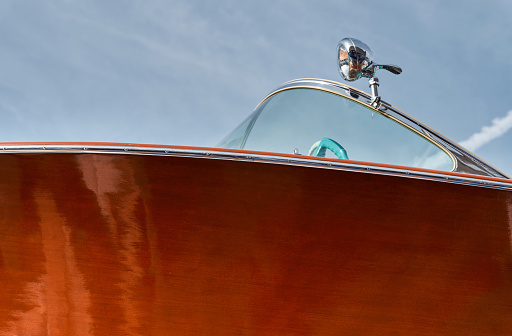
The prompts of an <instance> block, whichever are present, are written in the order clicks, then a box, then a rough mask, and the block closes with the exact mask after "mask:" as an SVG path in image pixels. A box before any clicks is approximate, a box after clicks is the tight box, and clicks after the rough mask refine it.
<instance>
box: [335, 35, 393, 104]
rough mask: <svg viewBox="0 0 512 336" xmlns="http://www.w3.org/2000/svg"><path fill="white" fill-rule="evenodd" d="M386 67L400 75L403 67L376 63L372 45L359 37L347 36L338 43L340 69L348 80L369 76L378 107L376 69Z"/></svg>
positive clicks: (373, 97)
mask: <svg viewBox="0 0 512 336" xmlns="http://www.w3.org/2000/svg"><path fill="white" fill-rule="evenodd" d="M379 69H385V70H388V71H389V72H391V73H393V74H395V75H399V74H401V73H402V68H400V67H399V66H396V65H385V64H374V63H373V53H372V50H371V49H370V47H368V45H367V44H366V43H364V42H361V41H360V40H358V39H355V38H350V37H346V38H344V39H342V40H341V41H340V42H339V43H338V70H339V72H340V74H341V76H343V78H344V79H345V80H346V81H349V82H352V81H355V80H356V79H359V78H361V77H366V78H369V79H370V80H369V84H370V89H371V90H372V105H373V106H375V107H377V106H378V105H379V102H380V97H379V94H378V91H377V87H378V86H379V79H378V78H377V77H375V71H377V70H379Z"/></svg>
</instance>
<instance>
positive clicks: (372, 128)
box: [219, 88, 453, 171]
mask: <svg viewBox="0 0 512 336" xmlns="http://www.w3.org/2000/svg"><path fill="white" fill-rule="evenodd" d="M219 147H224V148H237V149H249V150H257V151H266V152H277V153H289V154H291V153H294V152H295V153H299V154H302V155H310V156H326V157H332V158H340V159H350V160H356V161H367V162H378V163H387V164H395V165H403V166H411V167H419V168H429V169H439V170H446V171H451V170H452V169H453V161H452V159H451V157H450V156H449V155H448V154H447V153H445V152H444V151H443V150H442V149H441V148H439V147H438V146H436V145H434V144H433V143H432V142H430V141H429V140H427V139H426V138H424V137H423V136H421V135H420V134H418V133H416V132H415V131H414V130H412V129H410V128H408V127H406V126H404V125H402V124H400V123H399V122H397V121H395V120H393V119H391V118H390V117H387V116H385V115H383V114H380V113H379V112H377V111H376V110H373V109H371V108H369V107H367V106H365V105H362V104H360V103H358V102H355V101H353V100H351V99H348V98H346V97H344V96H341V95H337V94H334V93H330V92H326V91H321V90H316V89H302V88H299V89H289V90H285V91H282V92H279V93H277V94H275V95H273V96H271V97H270V98H268V99H267V100H265V101H264V102H263V103H262V104H261V105H260V106H259V107H258V108H257V109H256V110H255V111H254V112H253V114H251V115H250V116H249V118H248V119H246V120H245V121H244V122H243V123H242V124H241V125H240V126H239V127H238V128H237V129H235V130H234V131H233V132H232V133H231V134H230V135H228V136H227V137H226V138H225V139H224V140H223V141H222V142H221V143H220V144H219Z"/></svg>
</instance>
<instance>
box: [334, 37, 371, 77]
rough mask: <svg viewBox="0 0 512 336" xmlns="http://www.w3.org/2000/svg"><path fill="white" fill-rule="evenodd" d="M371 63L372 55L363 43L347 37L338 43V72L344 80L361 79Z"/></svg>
mask: <svg viewBox="0 0 512 336" xmlns="http://www.w3.org/2000/svg"><path fill="white" fill-rule="evenodd" d="M372 63H373V53H372V51H371V49H370V47H368V46H367V45H366V44H365V43H363V42H361V41H359V40H358V39H355V38H349V37H347V38H344V39H343V40H341V41H340V43H338V70H339V71H340V74H341V75H342V76H343V78H345V80H347V81H349V82H352V81H355V80H356V79H359V78H361V76H363V74H364V72H363V71H364V70H366V69H367V68H368V67H369V66H370V65H371V64H372Z"/></svg>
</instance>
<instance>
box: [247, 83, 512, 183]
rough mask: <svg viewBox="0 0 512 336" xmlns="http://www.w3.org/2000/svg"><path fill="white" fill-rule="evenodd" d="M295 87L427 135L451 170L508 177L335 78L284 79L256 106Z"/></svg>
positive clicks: (457, 145)
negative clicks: (322, 93) (335, 98)
mask: <svg viewBox="0 0 512 336" xmlns="http://www.w3.org/2000/svg"><path fill="white" fill-rule="evenodd" d="M298 88H305V89H317V90H322V91H327V92H331V93H334V94H337V95H340V96H344V97H346V98H347V99H350V100H353V101H355V102H358V103H360V104H362V105H365V106H366V107H368V108H370V109H373V110H375V111H376V112H377V113H380V114H383V115H385V116H387V117H389V118H391V119H393V120H395V121H396V122H398V123H400V124H402V125H404V126H405V127H407V128H409V129H411V130H413V131H414V132H416V133H418V134H419V135H421V136H422V137H424V138H426V139H427V140H429V141H430V142H432V143H433V144H435V145H436V146H437V147H439V148H441V149H442V150H443V151H444V152H446V153H447V154H448V155H449V156H450V157H451V158H452V160H453V162H454V166H453V169H452V171H453V172H458V173H467V174H474V175H483V176H490V177H498V178H507V179H510V177H509V176H507V175H506V174H504V173H503V172H501V171H499V170H498V169H497V168H495V167H493V166H492V165H490V164H489V163H487V162H485V161H484V160H482V159H481V158H479V157H478V156H476V155H475V154H473V153H471V152H470V151H468V150H467V149H465V148H463V147H462V146H460V145H459V144H457V143H456V142H455V141H453V140H451V139H449V138H448V137H446V136H444V135H442V134H441V133H439V132H437V131H435V130H434V129H432V128H430V127H428V126H427V125H425V124H423V123H421V122H420V121H418V120H416V119H414V118H413V117H411V116H409V115H408V114H406V113H404V112H402V111H400V110H399V109H397V108H395V107H394V106H392V105H391V104H389V103H387V102H386V101H384V100H381V101H380V102H379V104H378V105H377V106H372V97H371V95H369V94H367V93H365V92H363V91H359V90H357V89H355V88H352V87H350V86H348V85H344V84H341V83H338V82H335V81H329V80H324V79H315V78H303V79H296V80H292V81H289V82H286V83H284V84H283V85H281V86H279V87H278V88H276V89H275V90H273V91H272V92H271V93H270V94H269V95H267V97H265V99H263V100H262V101H261V102H260V104H258V106H257V107H256V109H257V108H258V107H259V106H260V105H261V104H262V103H264V102H265V101H266V100H267V99H269V98H270V97H272V96H274V95H275V94H277V93H279V92H281V91H285V90H290V89H298ZM244 141H245V139H244Z"/></svg>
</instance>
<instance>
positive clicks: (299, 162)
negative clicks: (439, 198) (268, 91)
mask: <svg viewBox="0 0 512 336" xmlns="http://www.w3.org/2000/svg"><path fill="white" fill-rule="evenodd" d="M2 153H18V154H19V153H23V154H24V153H28V154H41V153H70V154H78V153H82V154H89V153H90V154H118V155H119V154H124V155H154V156H172V157H189V158H198V159H217V160H233V161H249V162H257V163H267V164H280V165H291V166H299V167H310V168H321V169H334V170H342V171H350V172H358V173H366V174H377V175H387V176H396V177H404V178H413V179H420V180H428V181H436V182H444V183H454V184H461V185H467V186H474V187H483V188H491V189H498V190H509V191H512V180H511V181H510V182H499V181H490V180H486V179H480V178H478V177H464V176H453V175H449V174H443V173H442V172H439V173H436V172H422V171H416V170H409V169H398V168H389V167H381V166H373V165H364V164H355V163H348V162H347V163H345V162H334V161H327V160H317V159H313V158H304V159H302V158H295V157H286V156H280V155H277V154H276V155H264V154H251V153H233V152H223V151H215V150H211V151H210V150H206V151H205V150H202V149H197V150H194V149H179V148H159V147H158V148H157V147H143V146H140V147H135V146H134V147H132V146H101V145H98V146H96V145H93V146H79V145H4V146H3V147H1V150H0V155H1V154H2Z"/></svg>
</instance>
